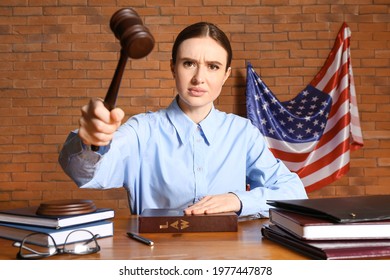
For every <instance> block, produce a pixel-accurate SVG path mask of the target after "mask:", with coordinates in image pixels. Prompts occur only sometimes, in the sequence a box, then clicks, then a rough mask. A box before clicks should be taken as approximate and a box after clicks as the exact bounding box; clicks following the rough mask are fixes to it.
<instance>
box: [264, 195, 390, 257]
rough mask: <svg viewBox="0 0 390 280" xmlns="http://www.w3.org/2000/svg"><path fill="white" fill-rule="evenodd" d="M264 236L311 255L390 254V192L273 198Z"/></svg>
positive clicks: (363, 255)
mask: <svg viewBox="0 0 390 280" xmlns="http://www.w3.org/2000/svg"><path fill="white" fill-rule="evenodd" d="M267 203H268V204H269V205H271V206H273V208H271V209H270V220H269V221H270V223H269V224H267V225H264V226H263V227H262V229H261V232H262V235H263V236H264V237H265V238H267V239H269V240H272V241H274V242H277V243H279V244H282V245H284V246H286V247H288V248H290V249H292V250H295V251H297V252H299V253H302V254H304V255H306V256H308V257H310V258H313V259H370V258H388V257H390V195H373V196H356V197H336V198H318V199H302V200H301V199H292V200H271V201H268V202H267Z"/></svg>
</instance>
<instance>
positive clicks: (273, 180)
mask: <svg viewBox="0 0 390 280" xmlns="http://www.w3.org/2000/svg"><path fill="white" fill-rule="evenodd" d="M59 162H60V164H61V166H62V167H63V169H64V171H65V172H66V173H67V174H68V175H69V176H70V177H71V178H72V179H73V180H74V181H75V182H76V183H77V185H78V186H80V187H82V188H101V189H107V188H116V187H125V188H126V189H127V190H128V194H129V205H130V209H131V212H132V213H134V214H140V212H141V211H142V210H143V209H145V208H175V209H184V208H186V207H188V206H189V205H191V204H193V203H195V202H197V201H198V200H199V199H201V198H202V197H204V196H206V195H213V194H223V193H229V192H232V193H234V194H236V195H237V196H238V198H239V199H240V200H241V205H242V209H241V211H240V215H241V216H246V215H253V216H254V217H261V216H265V217H267V216H268V209H269V206H268V205H267V204H266V201H267V200H268V199H293V198H297V199H298V198H307V195H306V192H305V189H304V187H303V185H302V182H301V180H300V179H299V178H298V176H297V175H296V174H295V173H291V172H290V171H289V170H288V169H287V168H286V166H285V165H284V164H283V163H282V162H281V161H280V160H277V159H275V157H274V156H273V155H272V153H271V152H270V151H269V149H268V148H267V147H266V144H265V142H264V140H263V136H262V135H261V134H260V132H259V130H258V129H257V128H256V127H255V126H253V125H252V124H251V122H250V121H249V120H248V119H245V118H243V117H240V116H237V115H234V114H226V113H223V112H220V111H218V110H217V109H215V108H213V109H212V110H211V112H210V113H209V115H208V116H207V117H206V118H205V119H204V120H203V121H202V122H201V123H199V124H196V123H194V122H193V121H192V120H191V119H190V118H189V117H188V116H187V115H186V114H184V113H183V111H182V110H181V109H180V107H179V106H178V104H177V101H176V99H174V100H173V102H172V103H171V105H170V106H169V107H168V108H166V109H163V110H160V111H157V112H151V113H145V114H140V115H136V116H133V117H131V118H130V119H129V120H128V121H127V122H126V123H124V124H123V125H122V126H121V127H120V128H119V129H118V131H117V132H116V133H115V135H114V138H113V140H112V142H111V144H110V145H109V146H106V147H100V149H99V151H98V152H93V151H91V150H90V149H88V148H87V147H85V146H84V145H83V144H82V142H81V140H80V138H79V137H78V135H77V131H75V132H72V133H71V134H70V135H69V137H68V139H67V141H66V142H65V144H64V147H63V149H62V151H61V154H60V158H59ZM247 184H249V185H250V190H248V189H247V187H246V186H247Z"/></svg>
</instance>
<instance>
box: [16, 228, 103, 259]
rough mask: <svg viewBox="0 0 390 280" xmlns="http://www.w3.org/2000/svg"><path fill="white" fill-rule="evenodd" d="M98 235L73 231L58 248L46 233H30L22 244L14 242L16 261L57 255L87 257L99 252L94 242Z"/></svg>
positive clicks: (98, 247) (97, 245)
mask: <svg viewBox="0 0 390 280" xmlns="http://www.w3.org/2000/svg"><path fill="white" fill-rule="evenodd" d="M97 237H98V235H93V233H92V232H90V231H88V230H74V231H72V232H70V233H69V234H68V236H67V237H66V239H65V242H64V245H63V247H62V248H60V247H58V246H57V244H56V242H55V241H54V238H53V237H52V236H51V235H50V234H47V233H40V232H34V233H30V234H29V235H27V236H26V237H24V239H23V240H22V242H15V243H14V244H13V246H15V247H19V252H18V254H17V255H16V257H17V258H18V259H40V258H46V257H51V256H54V255H58V254H73V255H87V254H93V253H97V252H99V251H100V246H99V244H98V243H97V241H96V238H97Z"/></svg>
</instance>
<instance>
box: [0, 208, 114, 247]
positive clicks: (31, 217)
mask: <svg viewBox="0 0 390 280" xmlns="http://www.w3.org/2000/svg"><path fill="white" fill-rule="evenodd" d="M61 202H62V203H63V202H64V201H61ZM72 202H73V203H74V201H72ZM73 209H75V208H73ZM39 210H40V206H32V207H25V208H15V209H8V210H2V211H0V238H6V239H10V240H15V241H22V240H23V239H24V238H25V237H26V236H27V235H28V234H30V233H34V232H41V233H46V234H50V235H51V236H52V237H53V239H54V241H55V242H56V244H57V245H63V244H64V242H65V240H66V237H67V236H68V235H69V233H71V232H72V231H75V230H89V231H90V232H91V233H92V234H93V235H97V237H98V238H101V237H107V236H112V235H113V221H112V218H113V217H114V210H113V209H110V208H94V209H93V211H88V212H87V213H83V212H82V211H81V212H80V211H78V212H74V214H72V212H70V214H68V215H62V214H59V215H55V214H54V215H53V214H50V215H49V214H45V213H43V214H41V213H40V211H39ZM82 235H83V234H81V235H80V238H82V237H81V236H82ZM72 236H73V237H74V235H73V234H72ZM72 241H73V242H76V241H78V240H77V238H76V239H75V238H72Z"/></svg>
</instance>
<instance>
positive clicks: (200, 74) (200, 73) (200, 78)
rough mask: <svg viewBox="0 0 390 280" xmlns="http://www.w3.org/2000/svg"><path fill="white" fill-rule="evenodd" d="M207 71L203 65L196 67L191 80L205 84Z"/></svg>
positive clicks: (194, 82) (196, 83)
mask: <svg viewBox="0 0 390 280" xmlns="http://www.w3.org/2000/svg"><path fill="white" fill-rule="evenodd" d="M204 75H205V72H204V70H203V67H198V68H196V71H195V73H194V76H193V77H192V80H191V82H192V83H193V84H195V85H198V84H203V83H204V80H205V76H204Z"/></svg>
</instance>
